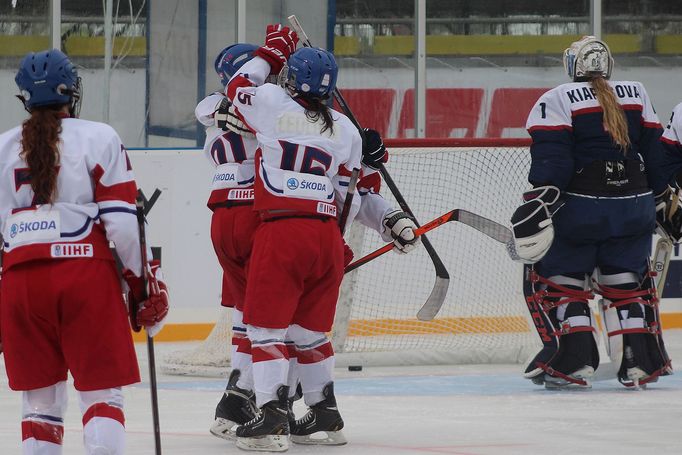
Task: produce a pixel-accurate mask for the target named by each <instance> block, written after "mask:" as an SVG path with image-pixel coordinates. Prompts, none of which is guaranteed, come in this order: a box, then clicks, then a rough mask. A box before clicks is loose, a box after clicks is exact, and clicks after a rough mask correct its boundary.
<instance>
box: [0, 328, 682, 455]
mask: <svg viewBox="0 0 682 455" xmlns="http://www.w3.org/2000/svg"><path fill="white" fill-rule="evenodd" d="M666 339H667V345H668V351H669V353H670V355H671V357H672V358H673V363H674V360H675V359H680V358H682V331H680V330H678V331H670V332H668V333H667V335H666ZM177 347H178V345H177V344H176V345H172V346H171V345H168V344H162V343H158V344H157V352H159V354H158V355H161V354H162V353H163V352H167V351H169V350H172V349H177ZM138 352H139V355H140V363H141V367H142V370H143V374H144V376H145V379H144V380H145V381H146V380H147V379H146V376H147V375H146V369H147V363H146V353H145V349H144V346H143V345H140V346H138ZM523 367H524V366H522V365H482V366H476V365H473V366H472V365H467V366H437V367H433V366H430V367H397V368H386V367H383V368H371V367H365V368H364V369H363V371H361V372H349V371H347V370H341V369H339V370H337V381H336V391H337V397H338V401H339V407H340V410H341V412H342V415H343V417H344V419H345V421H346V429H345V433H346V436H347V438H348V440H349V444H348V445H347V446H343V447H322V448H320V447H309V446H306V447H303V446H297V445H292V448H291V449H290V450H289V453H294V454H295V453H301V454H318V453H322V454H324V453H329V454H333V455H336V454H347V453H349V454H350V453H352V454H372V455H380V454H398V455H399V454H461V455H464V454H472V455H473V454H476V455H479V454H540V453H552V454H576V453H581V454H619V455H621V454H638V455H642V454H682V426H681V425H682V374H678V375H673V376H669V377H664V378H661V380H660V381H659V382H658V383H655V384H652V385H650V386H649V389H648V390H645V391H633V390H627V389H625V388H624V387H623V386H621V385H620V384H619V383H618V382H617V381H616V380H615V379H614V380H610V381H603V382H598V383H595V385H594V388H593V389H592V390H589V391H571V392H568V391H547V390H544V389H543V388H541V387H538V386H534V385H533V384H532V383H530V381H527V380H524V379H523V378H521V370H522V369H523ZM158 380H159V388H160V390H159V401H160V412H161V430H162V442H163V453H164V454H165V455H172V454H201V455H211V454H226V453H243V452H241V451H240V450H239V449H237V448H235V447H234V445H233V444H232V443H230V442H227V441H223V440H221V439H218V438H216V437H214V436H211V435H210V434H209V433H208V428H209V426H210V424H211V422H212V420H213V411H214V409H215V404H216V403H217V401H218V399H219V398H220V392H221V390H222V389H223V387H224V381H223V380H216V379H207V378H189V377H174V376H159V378H158ZM125 397H126V409H125V412H126V428H127V434H128V452H127V453H128V454H135V455H138V454H139V455H142V454H144V455H150V454H153V453H154V451H153V444H154V440H153V435H152V431H151V426H152V420H151V412H150V404H149V389H148V383H147V382H143V383H141V384H138V385H136V386H133V387H128V388H127V389H126V391H125ZM69 398H70V400H71V401H70V405H69V410H68V411H67V415H66V426H65V428H66V431H65V444H64V447H65V449H64V453H65V454H69V455H70V454H82V453H84V452H83V449H82V444H81V438H82V431H81V419H80V415H79V411H78V405H77V401H76V396H75V393H74V392H73V391H71V392H70V394H69ZM296 410H297V413H298V414H300V413H301V412H303V408H302V407H298V408H297V409H296ZM20 414H21V394H20V393H16V392H11V391H9V390H8V387H7V380H6V378H5V377H4V375H3V377H2V380H0V417H1V419H0V454H2V455H11V454H19V453H21V451H20V444H21V432H20V425H19V419H20Z"/></svg>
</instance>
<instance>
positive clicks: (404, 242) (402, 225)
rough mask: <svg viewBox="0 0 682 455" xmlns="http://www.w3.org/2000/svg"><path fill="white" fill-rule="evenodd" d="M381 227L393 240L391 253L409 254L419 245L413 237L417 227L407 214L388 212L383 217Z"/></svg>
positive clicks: (399, 211) (395, 211)
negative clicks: (388, 232) (382, 226)
mask: <svg viewBox="0 0 682 455" xmlns="http://www.w3.org/2000/svg"><path fill="white" fill-rule="evenodd" d="M383 225H384V231H390V233H391V237H392V238H393V244H394V247H393V251H395V252H398V253H409V252H410V251H412V250H414V249H415V248H416V247H417V246H418V245H419V242H420V239H419V237H417V236H415V235H414V230H415V229H417V225H416V224H415V223H414V220H413V219H412V217H411V216H410V215H409V214H407V213H405V212H403V211H401V210H394V211H392V212H389V213H388V214H386V216H385V217H384V221H383Z"/></svg>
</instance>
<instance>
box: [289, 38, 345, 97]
mask: <svg viewBox="0 0 682 455" xmlns="http://www.w3.org/2000/svg"><path fill="white" fill-rule="evenodd" d="M283 71H286V75H283V76H284V77H283V78H281V79H284V81H283V82H284V83H285V84H286V86H287V87H288V88H289V89H290V90H291V91H292V92H294V94H299V95H304V96H306V95H307V96H315V97H319V98H327V97H329V95H330V94H331V92H333V91H334V87H336V77H337V75H338V73H339V67H338V66H337V65H336V60H335V59H334V54H332V53H331V52H329V51H326V50H324V49H320V48H317V47H302V48H301V49H299V50H297V51H296V52H294V53H293V54H291V57H289V61H288V62H287V65H286V66H285V67H284V69H283Z"/></svg>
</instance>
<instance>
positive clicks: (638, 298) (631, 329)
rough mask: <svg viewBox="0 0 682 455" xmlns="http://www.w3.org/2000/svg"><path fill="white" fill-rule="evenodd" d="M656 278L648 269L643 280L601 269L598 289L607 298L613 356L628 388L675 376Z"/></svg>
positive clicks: (606, 316)
mask: <svg viewBox="0 0 682 455" xmlns="http://www.w3.org/2000/svg"><path fill="white" fill-rule="evenodd" d="M653 275H654V274H652V273H651V272H650V271H649V270H647V272H646V273H645V274H644V278H643V279H641V280H640V279H639V277H638V276H637V275H636V274H635V273H632V272H618V271H616V270H613V269H607V270H600V274H599V283H598V284H597V288H598V290H599V292H600V293H601V295H602V296H603V297H604V300H603V301H602V305H601V306H602V308H601V312H602V314H603V315H604V326H605V329H606V332H607V340H608V343H607V346H608V349H609V355H610V356H611V360H612V361H613V362H617V363H620V369H619V371H618V380H619V381H620V382H621V383H622V384H623V385H625V386H626V387H635V386H638V385H640V384H646V383H648V382H654V381H656V380H657V379H658V377H659V376H665V375H668V374H672V366H671V363H670V358H669V357H668V354H667V352H666V350H665V345H664V344H663V337H662V330H661V324H660V317H659V312H658V302H659V300H658V296H657V292H656V287H655V284H654V279H653Z"/></svg>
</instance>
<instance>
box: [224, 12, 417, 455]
mask: <svg viewBox="0 0 682 455" xmlns="http://www.w3.org/2000/svg"><path fill="white" fill-rule="evenodd" d="M296 41H297V37H296V35H295V33H293V32H291V31H289V29H288V28H287V27H282V26H281V25H276V26H268V29H267V36H266V40H265V45H264V46H262V47H260V48H259V49H258V50H257V51H256V57H254V58H253V59H252V60H250V61H249V62H247V63H246V64H245V65H244V67H242V68H241V70H240V72H239V73H238V74H237V75H236V76H235V77H233V78H232V79H231V81H230V83H229V84H228V87H227V95H228V98H229V99H230V101H231V102H232V103H233V105H234V107H235V112H236V113H237V115H238V117H239V119H240V120H241V121H242V122H243V123H244V124H245V125H246V126H247V127H248V128H249V129H250V130H252V131H253V132H255V133H256V136H257V139H258V141H259V146H260V149H259V151H258V152H257V154H256V184H255V202H254V208H255V209H256V210H258V212H259V214H260V216H261V220H262V224H261V226H260V227H259V228H258V231H257V232H256V237H255V241H254V249H253V252H252V258H251V265H250V268H249V274H248V280H247V290H246V298H245V302H244V322H245V323H246V327H247V334H248V337H249V339H250V341H251V347H252V351H251V352H252V358H253V375H254V384H255V392H256V401H257V405H258V407H259V411H258V413H257V415H256V417H255V418H254V419H252V420H251V421H249V422H247V423H246V424H244V425H242V426H240V427H238V428H237V430H236V434H237V446H238V447H240V448H242V449H246V450H266V451H284V450H287V448H288V435H289V432H290V428H289V422H288V403H287V398H288V396H289V393H288V388H289V387H288V386H287V385H286V384H287V383H288V379H287V373H288V366H289V361H288V357H289V355H290V354H289V352H288V351H287V349H286V348H285V344H284V338H285V334H287V335H288V336H289V337H290V338H291V339H292V340H293V342H294V343H295V346H296V354H295V355H296V357H297V360H298V368H299V376H300V380H301V384H302V388H303V395H304V399H305V402H306V404H308V405H309V406H310V408H311V409H310V412H311V413H310V416H311V417H310V418H307V416H308V415H306V417H304V418H303V419H300V420H298V421H296V422H294V423H293V426H292V428H291V438H292V440H293V441H294V442H303V443H306V442H308V443H310V442H312V441H310V438H309V436H310V434H312V433H313V432H318V431H324V432H325V433H326V438H327V441H326V443H329V444H343V443H345V438H344V437H343V435H342V433H341V432H340V430H341V428H342V426H343V423H342V422H343V421H342V419H341V416H340V414H339V412H338V410H337V407H336V399H335V397H334V391H333V381H332V370H333V350H332V348H331V344H330V342H329V340H328V339H327V337H326V334H325V332H327V331H329V330H330V329H331V325H332V321H333V315H334V309H335V305H336V300H337V297H338V291H339V285H340V283H341V279H342V276H343V261H344V258H343V256H344V252H343V249H344V248H343V240H342V238H341V234H340V231H339V228H338V225H337V223H336V219H337V214H338V213H337V212H338V211H339V207H340V206H341V205H342V204H343V200H344V196H345V192H346V187H347V185H348V181H349V177H348V176H349V175H350V172H351V170H352V169H353V168H358V167H359V166H360V162H361V157H362V141H361V140H360V136H359V133H358V131H357V130H356V129H355V127H354V126H353V124H352V123H351V122H350V121H349V120H348V118H347V117H345V116H344V115H342V114H340V113H338V112H336V111H334V110H332V109H330V108H328V107H327V106H326V105H325V104H324V103H323V101H325V100H326V99H328V98H329V95H330V94H331V92H332V91H333V89H334V86H335V83H336V77H337V72H338V68H337V66H336V62H335V60H334V57H333V55H332V54H331V53H329V52H327V51H324V50H322V49H317V48H304V49H300V50H298V51H296V52H295V53H294V49H295V47H296ZM292 54H293V55H292ZM290 56H291V57H290ZM289 57H290V58H289ZM270 74H279V75H280V78H279V80H280V81H281V84H282V86H279V85H274V84H267V83H266V84H263V82H264V80H265V78H266V77H267V76H268V75H270ZM359 205H360V204H359V201H358V203H357V204H355V205H354V213H353V216H354V215H355V213H357V211H358V209H359V208H360V207H359ZM382 224H384V225H385V226H386V228H387V232H389V233H390V234H391V238H393V239H398V238H399V240H397V243H398V244H399V245H400V246H401V247H403V248H405V249H408V248H407V247H406V245H413V244H414V243H416V241H417V238H416V237H415V236H414V228H415V225H414V222H413V221H412V220H411V219H410V218H409V216H408V215H407V214H404V213H400V214H398V213H396V214H392V215H391V216H390V217H389V218H388V219H385V220H382Z"/></svg>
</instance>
